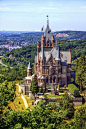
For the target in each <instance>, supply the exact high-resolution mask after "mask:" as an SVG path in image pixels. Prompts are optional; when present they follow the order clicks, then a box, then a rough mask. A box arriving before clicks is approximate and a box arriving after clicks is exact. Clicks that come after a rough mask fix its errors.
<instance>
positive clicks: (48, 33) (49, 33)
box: [45, 15, 52, 41]
mask: <svg viewBox="0 0 86 129" xmlns="http://www.w3.org/2000/svg"><path fill="white" fill-rule="evenodd" d="M45 38H46V41H47V40H48V39H49V40H50V41H51V40H52V34H51V29H50V28H49V16H48V15H47V27H46V29H45Z"/></svg>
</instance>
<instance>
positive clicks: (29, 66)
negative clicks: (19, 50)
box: [27, 61, 32, 69]
mask: <svg viewBox="0 0 86 129" xmlns="http://www.w3.org/2000/svg"><path fill="white" fill-rule="evenodd" d="M27 69H32V68H31V64H30V61H29V64H28V68H27Z"/></svg>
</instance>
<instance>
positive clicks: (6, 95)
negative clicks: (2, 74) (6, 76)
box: [0, 81, 16, 114]
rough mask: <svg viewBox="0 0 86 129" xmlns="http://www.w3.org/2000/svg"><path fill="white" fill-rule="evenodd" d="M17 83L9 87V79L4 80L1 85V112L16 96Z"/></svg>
mask: <svg viewBox="0 0 86 129" xmlns="http://www.w3.org/2000/svg"><path fill="white" fill-rule="evenodd" d="M15 90H16V88H15V83H12V85H11V86H10V87H9V86H8V83H7V81H4V83H3V84H1V85H0V113H1V114H2V111H3V109H4V107H5V106H7V105H8V103H9V101H13V100H14V98H15Z"/></svg>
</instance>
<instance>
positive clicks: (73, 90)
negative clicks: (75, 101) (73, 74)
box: [68, 84, 80, 96]
mask: <svg viewBox="0 0 86 129" xmlns="http://www.w3.org/2000/svg"><path fill="white" fill-rule="evenodd" d="M68 90H69V91H70V92H71V93H72V94H73V95H74V96H79V95H80V94H79V89H78V88H77V87H76V86H75V85H74V84H68Z"/></svg>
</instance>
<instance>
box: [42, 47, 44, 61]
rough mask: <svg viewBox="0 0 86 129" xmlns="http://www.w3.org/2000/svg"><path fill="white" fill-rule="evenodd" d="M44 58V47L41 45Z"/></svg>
mask: <svg viewBox="0 0 86 129" xmlns="http://www.w3.org/2000/svg"><path fill="white" fill-rule="evenodd" d="M43 58H44V47H43V45H42V59H43Z"/></svg>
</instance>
